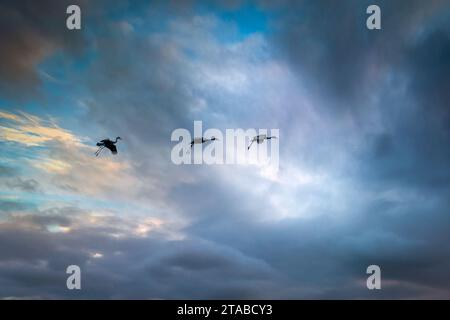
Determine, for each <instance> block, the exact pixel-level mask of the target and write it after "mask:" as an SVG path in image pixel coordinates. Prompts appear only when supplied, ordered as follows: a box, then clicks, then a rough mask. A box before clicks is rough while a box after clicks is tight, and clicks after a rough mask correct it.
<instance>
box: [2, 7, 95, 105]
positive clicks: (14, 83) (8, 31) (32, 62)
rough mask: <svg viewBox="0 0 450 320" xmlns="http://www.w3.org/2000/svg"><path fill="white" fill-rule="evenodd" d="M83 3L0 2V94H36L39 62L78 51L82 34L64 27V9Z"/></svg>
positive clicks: (10, 96) (17, 95)
mask: <svg viewBox="0 0 450 320" xmlns="http://www.w3.org/2000/svg"><path fill="white" fill-rule="evenodd" d="M70 4H78V5H83V6H84V5H85V4H86V1H83V0H82V1H55V0H44V1H12V0H11V1H10V0H5V1H2V2H1V3H0V43H1V48H2V49H1V50H0V93H1V94H2V95H3V97H6V98H18V97H24V96H30V95H33V94H36V93H37V86H38V85H39V83H40V76H39V73H38V70H37V67H38V65H39V63H41V62H43V61H44V59H46V58H48V57H50V56H51V55H52V54H54V53H55V52H58V51H60V50H62V51H63V52H64V54H67V55H69V56H73V55H76V54H78V53H80V52H81V50H82V48H83V46H84V40H83V35H82V34H83V33H82V32H69V30H67V28H66V18H67V16H68V15H67V14H66V8H67V6H69V5H70Z"/></svg>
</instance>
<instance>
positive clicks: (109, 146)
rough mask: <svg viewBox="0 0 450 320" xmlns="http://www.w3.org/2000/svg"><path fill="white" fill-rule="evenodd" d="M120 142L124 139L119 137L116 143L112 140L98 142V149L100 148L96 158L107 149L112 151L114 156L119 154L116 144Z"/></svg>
mask: <svg viewBox="0 0 450 320" xmlns="http://www.w3.org/2000/svg"><path fill="white" fill-rule="evenodd" d="M118 140H122V138H121V137H117V138H116V140H115V141H112V140H109V139H105V140H102V141H100V142H97V147H99V148H98V150H97V151H96V152H95V156H96V157H98V155H99V154H100V152H102V150H103V149H105V148H107V149H109V150H111V153H112V154H117V147H116V143H117V141H118Z"/></svg>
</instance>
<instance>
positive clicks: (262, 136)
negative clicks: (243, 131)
mask: <svg viewBox="0 0 450 320" xmlns="http://www.w3.org/2000/svg"><path fill="white" fill-rule="evenodd" d="M270 139H277V137H268V136H267V135H266V134H260V135H257V136H254V137H253V139H252V140H251V142H250V145H249V146H248V148H247V150H250V147H251V146H252V144H253V142H255V141H256V143H257V144H261V143H263V142H264V140H270Z"/></svg>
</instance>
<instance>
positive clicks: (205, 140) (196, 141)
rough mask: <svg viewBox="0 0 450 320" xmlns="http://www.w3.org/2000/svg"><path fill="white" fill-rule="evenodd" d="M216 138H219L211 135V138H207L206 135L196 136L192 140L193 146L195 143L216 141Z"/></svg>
mask: <svg viewBox="0 0 450 320" xmlns="http://www.w3.org/2000/svg"><path fill="white" fill-rule="evenodd" d="M214 140H219V139H217V138H215V137H211V139H205V138H204V137H201V138H194V139H192V141H191V148H192V147H193V146H194V144H201V143H205V142H208V141H214Z"/></svg>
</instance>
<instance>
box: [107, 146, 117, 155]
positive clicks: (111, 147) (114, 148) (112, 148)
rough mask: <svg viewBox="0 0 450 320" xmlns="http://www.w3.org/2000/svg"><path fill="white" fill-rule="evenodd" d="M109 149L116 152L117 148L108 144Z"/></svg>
mask: <svg viewBox="0 0 450 320" xmlns="http://www.w3.org/2000/svg"><path fill="white" fill-rule="evenodd" d="M107 148H108V149H109V150H111V152H112V154H117V148H116V146H115V145H110V146H108V147H107Z"/></svg>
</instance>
